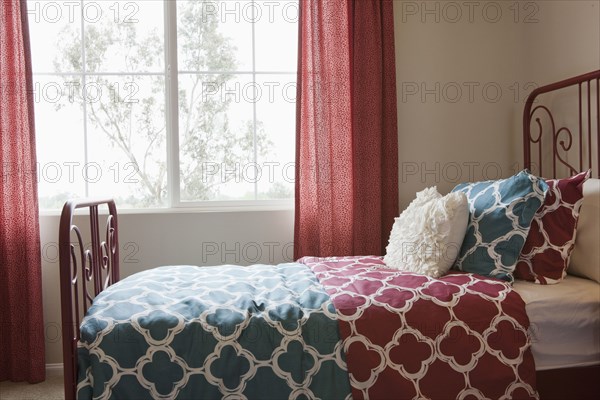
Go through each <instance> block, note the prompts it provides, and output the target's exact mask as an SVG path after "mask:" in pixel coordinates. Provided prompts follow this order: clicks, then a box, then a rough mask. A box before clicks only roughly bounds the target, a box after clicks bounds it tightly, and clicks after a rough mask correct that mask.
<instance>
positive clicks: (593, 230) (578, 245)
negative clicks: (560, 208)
mask: <svg viewBox="0 0 600 400" xmlns="http://www.w3.org/2000/svg"><path fill="white" fill-rule="evenodd" d="M567 272H568V273H569V274H572V275H577V276H581V277H583V278H588V279H591V280H594V281H596V282H598V283H600V179H588V180H587V181H586V182H585V183H584V184H583V204H582V205H581V211H580V212H579V223H578V224H577V238H576V239H575V248H574V249H573V254H572V255H571V263H570V264H569V269H568V270H567Z"/></svg>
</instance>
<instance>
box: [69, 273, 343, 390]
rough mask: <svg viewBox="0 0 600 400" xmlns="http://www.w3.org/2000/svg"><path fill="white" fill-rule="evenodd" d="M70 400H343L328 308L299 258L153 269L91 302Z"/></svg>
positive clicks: (338, 344)
mask: <svg viewBox="0 0 600 400" xmlns="http://www.w3.org/2000/svg"><path fill="white" fill-rule="evenodd" d="M78 363H79V378H78V398H80V399H89V398H114V399H117V398H118V399H148V398H157V399H158V398H162V399H173V398H178V399H216V398H219V399H220V398H225V397H228V398H232V399H234V398H235V399H243V398H247V399H287V398H299V399H304V398H308V399H312V398H322V399H336V398H347V397H350V385H349V382H348V374H347V372H346V362H345V359H344V353H343V349H342V346H341V341H340V337H339V333H338V323H337V321H336V319H335V309H334V307H333V304H332V302H331V300H330V298H329V296H328V295H327V293H326V292H325V290H324V289H323V287H322V286H321V284H320V283H319V282H318V280H317V278H316V277H315V275H314V274H313V273H312V272H311V271H310V269H308V267H306V266H305V265H303V264H296V263H289V264H280V265H254V266H251V267H237V266H220V267H202V268H201V267H194V266H169V267H160V268H155V269H152V270H148V271H144V272H141V273H138V274H135V275H132V276H130V277H128V278H126V279H123V280H122V281H120V282H118V283H116V284H114V285H113V286H111V287H109V288H108V289H107V290H105V291H104V292H102V293H101V294H100V295H98V297H97V298H96V299H95V300H94V304H93V305H92V307H91V308H90V310H89V311H88V314H87V315H86V317H85V318H84V320H83V322H82V326H81V341H80V343H79V348H78Z"/></svg>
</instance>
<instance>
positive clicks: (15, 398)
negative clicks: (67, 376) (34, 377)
mask: <svg viewBox="0 0 600 400" xmlns="http://www.w3.org/2000/svg"><path fill="white" fill-rule="evenodd" d="M64 398H65V396H64V390H63V376H62V370H48V372H47V373H46V381H44V382H42V383H36V384H35V385H31V384H29V383H26V382H25V383H24V382H19V383H15V382H0V399H1V400H64Z"/></svg>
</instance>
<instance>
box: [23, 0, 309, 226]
mask: <svg viewBox="0 0 600 400" xmlns="http://www.w3.org/2000/svg"><path fill="white" fill-rule="evenodd" d="M78 1H80V2H81V4H82V5H83V0H78ZM251 1H254V0H251ZM299 1H302V0H299ZM163 7H164V48H165V68H164V71H161V72H142V73H114V72H104V73H103V72H93V73H89V72H88V71H87V70H86V62H85V59H86V52H85V35H84V32H85V26H84V24H85V22H84V19H83V18H82V20H81V28H80V29H81V35H82V39H81V57H82V70H81V71H68V72H64V71H60V72H51V71H41V72H34V75H35V76H61V75H62V76H74V75H79V76H81V78H82V82H83V83H84V84H85V82H86V79H87V77H88V76H90V75H91V76H102V75H104V76H107V75H112V76H128V75H129V76H132V75H136V76H137V75H139V76H163V77H164V79H165V129H166V164H167V176H166V179H167V197H166V199H167V202H166V206H165V207H149V208H121V209H120V210H121V211H125V212H130V213H155V212H159V213H161V212H162V213H168V212H196V211H214V212H222V211H267V210H290V209H293V208H294V202H295V200H294V198H291V199H285V200H204V201H181V185H180V182H181V176H180V173H181V170H180V160H179V151H180V150H179V114H178V105H179V98H178V92H179V91H178V86H179V85H178V79H179V73H180V72H181V73H187V72H189V73H215V72H216V71H179V70H178V64H177V51H178V49H177V23H178V21H177V1H176V0H163ZM252 9H253V11H254V8H252ZM252 48H253V51H252V71H231V72H232V73H236V74H246V75H252V78H253V79H252V80H253V81H255V80H256V76H257V75H260V74H269V75H294V74H296V71H261V72H257V71H256V59H255V58H256V53H255V49H256V46H255V25H254V24H252ZM218 72H225V71H218ZM256 108H257V106H256V103H254V104H253V120H254V122H256ZM82 118H83V135H84V137H83V146H84V149H83V158H84V163H87V162H88V151H89V149H88V131H87V125H88V121H87V107H86V103H85V102H84V104H83V106H82ZM254 135H255V136H256V123H255V124H254ZM254 155H255V159H256V144H255V152H254ZM84 185H85V186H84V187H85V194H86V196H87V195H88V193H89V182H88V181H87V180H86V181H85V182H84ZM257 185H258V182H255V183H254V192H255V193H256V188H257ZM43 211H44V214H48V215H52V214H54V213H55V212H56V211H57V210H52V209H44V210H43Z"/></svg>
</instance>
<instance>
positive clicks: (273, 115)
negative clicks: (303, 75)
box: [256, 74, 296, 199]
mask: <svg viewBox="0 0 600 400" xmlns="http://www.w3.org/2000/svg"><path fill="white" fill-rule="evenodd" d="M256 83H257V87H259V88H260V91H261V96H259V97H258V98H259V101H257V103H256V124H257V125H256V126H257V140H258V143H261V146H259V148H261V149H264V150H265V151H262V152H258V154H257V164H258V166H259V167H260V171H259V172H260V179H259V180H258V182H257V183H258V185H257V186H258V198H259V199H291V198H293V197H294V172H295V170H294V160H295V138H296V136H295V132H296V75H292V74H290V75H259V77H258V78H257V81H256Z"/></svg>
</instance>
